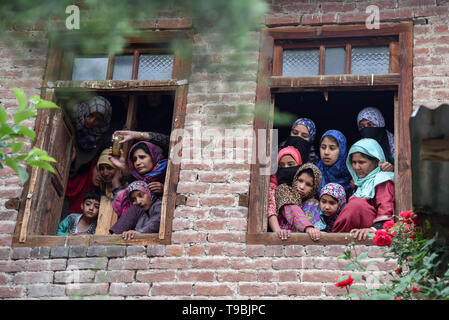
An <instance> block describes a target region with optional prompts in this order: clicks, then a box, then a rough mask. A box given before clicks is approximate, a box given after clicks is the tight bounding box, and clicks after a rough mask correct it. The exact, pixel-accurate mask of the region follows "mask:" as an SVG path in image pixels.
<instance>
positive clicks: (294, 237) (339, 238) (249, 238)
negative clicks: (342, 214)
mask: <svg viewBox="0 0 449 320" xmlns="http://www.w3.org/2000/svg"><path fill="white" fill-rule="evenodd" d="M352 241H354V242H355V244H357V245H368V246H370V245H375V244H374V242H373V240H371V239H366V240H356V239H354V238H353V237H352V236H351V235H350V234H349V233H323V234H321V239H320V240H318V241H313V240H312V239H310V237H309V235H308V234H305V233H292V234H291V235H290V238H288V239H287V240H281V239H279V237H278V235H277V234H276V233H275V232H264V233H258V234H250V233H248V234H247V235H246V243H247V244H264V245H322V246H325V245H348V244H349V243H351V242H352Z"/></svg>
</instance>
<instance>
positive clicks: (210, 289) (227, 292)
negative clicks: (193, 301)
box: [194, 284, 234, 296]
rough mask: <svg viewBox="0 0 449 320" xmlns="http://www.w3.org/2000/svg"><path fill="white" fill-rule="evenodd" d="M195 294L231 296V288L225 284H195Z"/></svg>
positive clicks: (232, 293) (232, 292)
mask: <svg viewBox="0 0 449 320" xmlns="http://www.w3.org/2000/svg"><path fill="white" fill-rule="evenodd" d="M194 294H195V295H197V296H233V295H234V291H233V289H232V288H231V287H230V286H229V285H227V284H210V285H209V284H208V285H205V284H195V293H194Z"/></svg>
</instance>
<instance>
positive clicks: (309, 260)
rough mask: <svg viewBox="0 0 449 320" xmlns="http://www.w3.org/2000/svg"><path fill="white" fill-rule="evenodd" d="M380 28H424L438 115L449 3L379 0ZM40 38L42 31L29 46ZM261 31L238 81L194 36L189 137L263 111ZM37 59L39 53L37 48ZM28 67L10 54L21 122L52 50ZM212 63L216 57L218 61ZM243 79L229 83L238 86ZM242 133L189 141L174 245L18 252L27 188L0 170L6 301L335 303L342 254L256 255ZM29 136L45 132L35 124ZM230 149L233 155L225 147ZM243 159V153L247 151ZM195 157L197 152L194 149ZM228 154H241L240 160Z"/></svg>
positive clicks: (299, 17)
mask: <svg viewBox="0 0 449 320" xmlns="http://www.w3.org/2000/svg"><path fill="white" fill-rule="evenodd" d="M370 4H371V3H370V1H358V2H355V1H327V2H325V1H291V0H277V1H275V0H273V1H270V5H271V13H270V14H268V15H267V17H266V23H267V24H268V25H269V26H282V25H289V26H297V25H317V24H344V23H364V22H365V20H366V18H367V14H366V13H365V9H366V7H367V6H368V5H370ZM376 5H378V6H379V8H380V10H381V11H380V18H381V21H400V20H412V19H413V20H414V21H415V22H416V24H415V27H414V44H415V47H414V66H413V74H414V102H413V104H414V108H416V107H417V106H419V105H421V104H425V105H427V106H430V107H436V106H438V105H439V104H441V103H442V102H447V100H448V96H449V91H448V90H449V89H447V85H448V78H447V77H448V73H449V70H448V67H447V66H448V65H449V63H448V62H449V49H448V48H449V30H448V25H449V14H448V13H449V2H447V1H439V0H433V1H430V0H429V1H428V0H409V1H382V0H380V1H376ZM33 35H34V36H38V34H36V33H33V34H30V36H33ZM259 36H260V35H259V33H257V32H256V33H254V34H253V35H252V39H253V46H252V47H251V48H250V49H248V56H249V57H250V59H249V60H248V62H247V65H246V66H245V67H244V68H241V72H240V73H239V74H238V77H235V75H233V74H231V73H230V72H228V73H227V72H208V71H206V70H205V69H203V68H201V63H202V62H203V61H207V60H210V61H220V60H222V59H223V58H224V57H225V56H226V55H223V54H219V53H217V52H212V53H210V55H207V54H205V51H206V50H205V49H208V40H207V37H200V36H196V37H195V48H196V56H195V58H194V63H193V66H192V75H191V78H190V79H189V82H190V86H189V93H188V101H187V111H188V113H189V115H188V116H187V118H186V122H185V126H186V129H188V130H191V131H192V133H193V131H194V130H195V129H197V128H199V127H201V128H202V129H203V130H206V129H210V130H214V129H216V128H217V123H223V122H224V120H226V118H227V117H228V116H231V115H232V112H234V111H235V110H236V108H237V107H236V106H238V105H242V106H244V107H246V108H248V109H250V110H251V109H252V108H254V101H255V91H256V82H257V68H258V66H257V61H258V41H259ZM27 50H28V49H27ZM33 50H35V51H31V52H29V51H24V50H22V51H23V52H24V53H25V55H26V57H25V58H18V57H17V56H16V55H15V54H14V53H12V51H11V50H10V49H8V48H7V47H5V46H0V85H1V86H0V100H1V101H2V103H3V105H4V106H6V107H7V110H8V113H9V114H11V115H12V113H13V111H14V108H15V107H16V106H15V97H14V95H13V94H12V93H11V92H10V89H11V88H13V87H19V88H22V89H25V91H26V93H27V94H28V95H31V94H38V93H39V87H40V85H41V81H42V75H43V70H44V67H45V59H46V42H45V41H42V42H41V43H40V46H39V47H37V48H36V49H33ZM208 58H210V59H208ZM228 78H232V79H233V81H231V82H228V81H227V79H228ZM238 120H239V121H238V122H236V123H234V127H238V128H239V129H241V132H240V133H239V134H236V135H235V136H228V137H227V138H226V139H223V140H225V141H219V143H218V145H214V144H213V140H212V139H211V137H213V136H214V135H213V133H214V132H213V131H211V133H210V134H209V136H203V137H199V138H198V137H195V136H194V135H193V134H192V139H188V142H189V143H188V144H187V145H186V146H185V149H184V151H183V155H184V158H183V160H182V163H181V171H180V181H179V185H178V190H177V192H178V193H180V194H183V195H185V196H186V198H187V201H186V203H185V204H184V205H180V206H178V207H177V208H176V210H175V212H174V220H173V234H172V244H171V245H167V246H163V245H149V246H145V247H143V246H91V247H78V246H73V247H53V248H47V247H38V248H14V249H12V248H11V247H10V245H11V238H12V234H13V232H14V228H15V224H16V219H17V212H16V210H14V209H8V207H10V205H9V203H10V202H8V200H9V199H11V198H14V197H19V196H20V194H21V190H22V187H21V186H20V184H19V181H18V179H17V177H16V176H15V175H14V174H13V173H12V172H11V171H10V170H8V169H3V170H1V171H0V175H1V180H0V298H29V299H34V298H38V299H41V298H61V299H68V298H99V297H101V298H112V299H127V298H139V299H140V298H145V299H148V298H150V299H151V298H156V299H161V298H169V299H185V298H192V297H194V298H198V299H202V298H204V299H211V298H212V299H214V298H217V299H234V298H242V299H246V298H270V299H333V298H334V297H336V296H338V295H341V294H344V290H341V289H338V288H336V287H334V282H335V279H336V277H337V276H339V275H340V274H342V273H343V272H344V264H343V263H342V261H341V260H338V259H337V258H336V257H337V256H338V255H340V254H341V253H342V251H343V250H344V248H345V247H344V246H341V245H327V246H320V245H288V246H277V245H276V246H264V245H247V244H246V242H245V236H246V230H247V216H248V209H247V208H246V207H245V206H241V205H240V203H239V196H240V195H241V194H245V193H247V192H248V190H249V178H250V175H249V169H250V166H249V164H248V161H246V160H247V158H248V157H249V156H250V154H251V142H250V140H248V139H246V136H248V135H249V134H250V133H251V132H252V119H251V118H248V117H245V116H241V117H239V119H238ZM29 126H30V128H33V126H34V124H33V123H29ZM195 144H196V145H200V146H202V151H203V154H202V157H201V161H200V162H199V163H198V161H191V160H189V158H188V156H187V154H188V151H190V150H192V146H193V145H195ZM220 146H225V147H224V148H221V147H220ZM237 150H238V151H242V152H239V153H237V152H236V151H237ZM213 151H216V153H215V154H214V152H213ZM192 152H193V150H192ZM219 154H226V155H230V154H231V155H233V156H236V159H235V161H232V162H230V161H227V160H226V159H227V158H223V157H222V156H219ZM356 249H357V251H359V252H362V251H368V253H369V260H371V261H378V262H379V263H378V264H377V266H374V267H373V272H374V273H380V274H383V273H384V272H385V271H386V270H392V269H393V268H394V262H389V263H384V262H383V258H382V255H383V254H384V252H385V251H384V250H383V249H381V248H377V247H372V246H357V248H356Z"/></svg>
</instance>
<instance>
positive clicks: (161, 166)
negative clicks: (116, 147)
mask: <svg viewBox="0 0 449 320" xmlns="http://www.w3.org/2000/svg"><path fill="white" fill-rule="evenodd" d="M142 144H143V145H144V146H145V148H146V150H147V151H148V152H149V154H150V157H151V159H152V160H153V169H152V170H151V171H150V172H147V173H145V174H143V175H141V174H140V173H138V172H137V170H136V168H135V167H134V163H133V161H132V154H133V152H134V150H135V149H136V147H137V146H139V145H142ZM167 162H168V160H167V159H164V156H163V154H162V153H161V152H160V151H159V149H158V148H157V147H156V146H155V145H154V144H152V143H151V142H148V141H139V142H137V143H136V144H134V145H133V146H132V147H131V149H130V150H129V153H128V165H129V168H130V170H131V174H132V175H133V177H134V178H136V179H137V180H144V181H146V182H147V183H150V182H153V181H159V182H163V181H164V179H165V171H166V169H167Z"/></svg>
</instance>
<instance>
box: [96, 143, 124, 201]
mask: <svg viewBox="0 0 449 320" xmlns="http://www.w3.org/2000/svg"><path fill="white" fill-rule="evenodd" d="M96 167H97V171H98V173H99V176H100V178H101V181H100V189H101V190H102V191H103V192H104V194H105V195H106V197H108V198H109V199H111V200H112V199H114V195H115V194H116V193H117V191H118V190H120V189H122V188H123V187H122V184H121V181H120V179H121V178H122V172H121V170H119V169H117V168H116V167H115V166H114V164H113V163H112V162H111V160H109V148H108V149H104V150H103V152H102V153H101V154H100V157H99V158H98V161H97V165H96Z"/></svg>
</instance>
